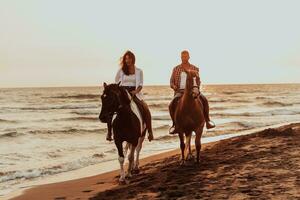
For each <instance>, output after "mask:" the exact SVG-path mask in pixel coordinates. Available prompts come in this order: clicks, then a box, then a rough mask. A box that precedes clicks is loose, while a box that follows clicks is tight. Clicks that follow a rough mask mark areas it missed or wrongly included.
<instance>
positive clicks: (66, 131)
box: [28, 128, 107, 135]
mask: <svg viewBox="0 0 300 200" xmlns="http://www.w3.org/2000/svg"><path fill="white" fill-rule="evenodd" d="M106 131H107V129H106V128H103V129H77V128H69V129H62V130H31V131H29V132H28V133H29V134H33V135H43V134H47V135H54V134H82V133H106Z"/></svg>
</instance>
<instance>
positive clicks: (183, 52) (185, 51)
mask: <svg viewBox="0 0 300 200" xmlns="http://www.w3.org/2000/svg"><path fill="white" fill-rule="evenodd" d="M186 53H187V54H190V53H189V51H188V50H183V51H182V52H181V55H182V54H186Z"/></svg>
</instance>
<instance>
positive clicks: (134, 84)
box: [107, 51, 153, 141]
mask: <svg viewBox="0 0 300 200" xmlns="http://www.w3.org/2000/svg"><path fill="white" fill-rule="evenodd" d="M120 65H121V69H119V71H118V72H117V75H116V78H115V82H116V83H119V82H120V85H121V86H122V87H123V88H125V89H126V90H127V91H128V92H129V93H130V94H131V96H132V97H133V100H134V102H135V103H136V104H137V106H138V108H139V110H140V111H141V114H142V117H143V120H145V123H146V127H147V130H148V134H149V135H148V139H149V141H151V140H153V132H152V123H151V113H150V110H149V108H148V106H147V104H146V103H145V101H144V100H143V95H142V93H141V90H142V89H143V71H142V70H141V69H139V68H137V67H136V66H135V55H134V54H133V53H132V52H131V51H127V52H126V53H125V54H124V55H123V57H122V58H121V63H120ZM107 140H111V134H110V133H109V134H108V137H107Z"/></svg>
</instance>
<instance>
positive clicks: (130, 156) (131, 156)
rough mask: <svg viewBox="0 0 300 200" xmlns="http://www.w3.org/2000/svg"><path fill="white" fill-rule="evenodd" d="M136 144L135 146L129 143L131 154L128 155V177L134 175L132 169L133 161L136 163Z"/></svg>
mask: <svg viewBox="0 0 300 200" xmlns="http://www.w3.org/2000/svg"><path fill="white" fill-rule="evenodd" d="M135 148H136V146H133V145H132V144H129V150H130V151H129V155H128V161H129V164H128V170H127V177H129V178H130V177H132V174H131V171H132V168H133V163H134V151H135Z"/></svg>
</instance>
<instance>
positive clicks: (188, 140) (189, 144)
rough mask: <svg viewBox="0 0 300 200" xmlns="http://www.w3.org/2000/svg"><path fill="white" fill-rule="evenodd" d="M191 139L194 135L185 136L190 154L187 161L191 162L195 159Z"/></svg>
mask: <svg viewBox="0 0 300 200" xmlns="http://www.w3.org/2000/svg"><path fill="white" fill-rule="evenodd" d="M191 139H192V133H190V134H188V135H187V136H185V140H186V142H185V143H186V147H185V148H186V151H187V152H188V153H187V156H186V160H190V159H192V158H193V155H192V149H191Z"/></svg>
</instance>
